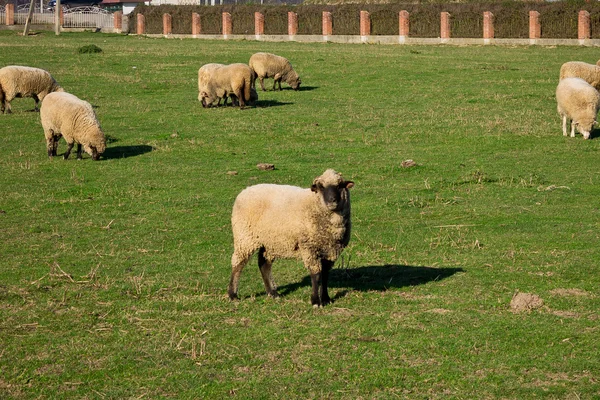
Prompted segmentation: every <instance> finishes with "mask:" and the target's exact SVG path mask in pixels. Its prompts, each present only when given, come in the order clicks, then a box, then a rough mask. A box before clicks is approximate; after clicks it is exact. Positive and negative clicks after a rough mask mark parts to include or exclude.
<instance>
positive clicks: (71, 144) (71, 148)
mask: <svg viewBox="0 0 600 400" xmlns="http://www.w3.org/2000/svg"><path fill="white" fill-rule="evenodd" d="M73 145H75V142H71V143H67V151H65V154H63V158H64V159H65V160H66V159H68V158H69V156H70V155H71V150H73Z"/></svg>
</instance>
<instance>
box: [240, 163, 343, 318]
mask: <svg viewBox="0 0 600 400" xmlns="http://www.w3.org/2000/svg"><path fill="white" fill-rule="evenodd" d="M353 186H354V182H352V181H346V180H344V179H343V178H342V175H341V174H339V173H337V172H335V171H334V170H332V169H328V170H327V171H325V172H324V173H323V175H321V176H318V177H317V178H315V179H314V181H313V184H312V186H311V188H310V189H303V188H300V187H296V186H287V185H274V184H260V185H255V186H250V187H248V188H246V189H244V190H243V191H242V192H240V194H239V195H238V196H237V198H236V200H235V203H234V204H233V211H232V214H231V226H232V230H233V247H234V250H233V255H232V257H231V269H232V271H231V279H230V281H229V288H228V294H229V298H230V299H231V300H236V299H238V283H239V279H240V274H241V273H242V269H243V268H244V266H245V265H246V264H247V263H248V260H249V259H250V257H251V256H252V254H254V252H256V251H257V250H258V266H259V268H260V272H261V275H262V279H263V282H264V285H265V289H266V292H267V295H269V296H271V297H277V296H279V294H278V293H277V290H276V286H275V283H274V281H273V276H272V273H271V266H272V263H273V261H274V260H275V259H277V258H296V259H301V260H302V261H303V262H304V265H305V266H306V268H307V269H308V271H309V272H310V277H311V281H312V295H311V303H312V304H313V306H315V307H318V306H322V305H326V304H328V303H329V302H330V301H331V299H330V298H329V294H328V293H327V281H328V278H329V270H330V269H331V268H332V267H333V264H334V263H335V261H336V259H337V258H338V256H339V255H340V254H341V252H342V250H343V249H344V248H345V247H346V245H347V244H348V242H349V241H350V192H349V190H348V189H350V188H352V187H353ZM319 286H320V294H319Z"/></svg>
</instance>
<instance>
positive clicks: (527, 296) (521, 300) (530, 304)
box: [510, 293, 544, 313]
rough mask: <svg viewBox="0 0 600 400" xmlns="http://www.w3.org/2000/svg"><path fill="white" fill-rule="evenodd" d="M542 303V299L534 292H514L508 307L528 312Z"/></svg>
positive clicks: (517, 311)
mask: <svg viewBox="0 0 600 400" xmlns="http://www.w3.org/2000/svg"><path fill="white" fill-rule="evenodd" d="M543 305H544V300H542V298H541V297H540V296H538V295H536V294H531V293H515V295H514V296H513V298H512V300H511V301H510V309H511V310H512V311H513V312H515V313H519V312H529V311H532V310H536V309H538V308H540V307H542V306H543Z"/></svg>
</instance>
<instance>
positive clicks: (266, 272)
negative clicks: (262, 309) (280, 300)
mask: <svg viewBox="0 0 600 400" xmlns="http://www.w3.org/2000/svg"><path fill="white" fill-rule="evenodd" d="M272 265H273V264H272V263H271V261H269V260H267V259H266V258H265V248H264V247H263V248H261V249H260V250H259V252H258V268H259V269H260V274H261V275H262V278H263V282H264V283H265V291H266V292H267V295H269V296H271V297H279V293H277V286H276V285H275V282H273V274H272V272H271V266H272Z"/></svg>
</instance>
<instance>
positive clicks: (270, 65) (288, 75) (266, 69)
mask: <svg viewBox="0 0 600 400" xmlns="http://www.w3.org/2000/svg"><path fill="white" fill-rule="evenodd" d="M248 65H249V66H250V68H252V72H253V79H252V87H256V78H260V87H261V88H262V90H263V92H264V91H265V84H264V79H265V78H273V90H275V85H276V84H279V90H281V80H282V79H283V80H284V81H285V82H287V84H288V85H290V86H291V87H292V89H294V90H298V89H299V88H300V84H301V83H302V81H300V77H299V76H298V74H297V73H296V71H294V68H292V64H290V62H289V61H288V60H287V58H284V57H281V56H278V55H275V54H271V53H255V54H253V55H252V56H251V57H250V61H249V62H248Z"/></svg>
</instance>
